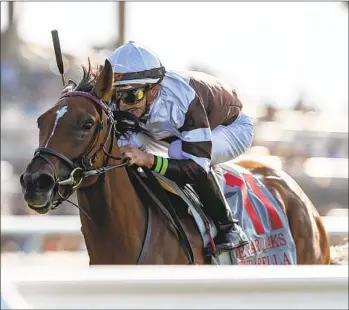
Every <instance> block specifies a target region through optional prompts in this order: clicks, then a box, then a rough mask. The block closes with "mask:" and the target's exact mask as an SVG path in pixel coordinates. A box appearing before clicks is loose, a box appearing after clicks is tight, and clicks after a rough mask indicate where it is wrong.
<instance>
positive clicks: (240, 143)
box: [168, 112, 254, 165]
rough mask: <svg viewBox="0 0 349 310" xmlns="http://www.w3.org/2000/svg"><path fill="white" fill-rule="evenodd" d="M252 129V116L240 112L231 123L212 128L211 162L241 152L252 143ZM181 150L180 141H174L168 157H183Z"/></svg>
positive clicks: (220, 160)
mask: <svg viewBox="0 0 349 310" xmlns="http://www.w3.org/2000/svg"><path fill="white" fill-rule="evenodd" d="M253 129H254V124H253V121H252V118H250V117H249V116H247V115H246V114H245V113H242V112H241V113H240V114H239V116H238V117H237V119H236V120H235V121H234V122H233V123H232V124H230V125H228V126H223V125H219V126H218V127H216V128H215V129H213V130H212V162H211V164H212V165H217V164H221V163H224V162H227V161H229V160H232V159H234V158H236V157H238V156H239V155H241V154H243V153H244V152H245V151H246V150H247V149H248V148H249V147H250V146H251V144H252V140H253ZM181 150H182V141H181V140H176V141H174V142H173V143H171V145H170V147H169V149H168V154H169V157H170V158H174V159H183V157H182V156H181Z"/></svg>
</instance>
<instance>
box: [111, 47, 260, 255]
mask: <svg viewBox="0 0 349 310" xmlns="http://www.w3.org/2000/svg"><path fill="white" fill-rule="evenodd" d="M108 60H109V61H110V63H111V65H112V66H113V71H114V82H113V89H114V96H116V98H118V101H117V102H118V106H119V109H120V110H122V111H128V112H130V113H132V114H133V115H135V116H136V117H138V118H139V119H141V120H143V122H144V123H145V124H144V127H145V128H147V129H148V130H149V131H150V132H151V133H152V134H153V136H154V138H155V140H158V141H160V140H161V141H166V142H168V143H170V144H169V147H168V158H167V157H161V156H156V155H152V154H150V153H149V152H145V151H144V150H142V148H143V149H144V143H145V142H144V140H143V141H142V138H141V135H142V134H134V135H133V136H131V137H129V138H125V139H124V140H122V139H121V140H119V146H121V151H122V153H123V156H125V157H128V158H130V164H135V165H138V166H147V167H148V168H150V169H151V170H153V171H155V172H157V173H160V174H162V175H164V176H165V177H167V178H168V179H171V180H173V181H175V182H176V183H177V184H180V185H183V184H191V185H193V187H194V188H195V190H196V191H197V193H198V195H199V197H200V199H201V201H202V203H203V206H204V210H205V212H207V214H208V215H209V216H210V217H211V218H212V220H213V221H214V222H215V224H216V225H217V228H218V230H219V234H218V236H217V238H216V243H217V245H216V246H217V249H219V250H220V251H231V250H232V249H234V248H237V247H240V246H243V245H245V244H247V243H248V239H247V237H246V235H245V233H244V232H243V231H242V229H241V227H240V226H239V224H238V222H237V221H236V220H235V219H234V218H233V216H232V212H231V210H230V208H229V206H228V203H227V201H226V200H225V197H224V194H223V192H222V190H221V188H220V186H219V184H218V181H217V179H216V176H215V173H214V171H213V169H212V166H213V165H216V164H219V163H223V162H226V161H229V160H231V159H233V158H235V157H237V156H239V155H241V154H242V153H244V152H245V151H246V150H247V148H249V147H250V146H251V143H252V137H253V128H254V125H253V122H252V120H251V118H250V117H248V116H247V115H246V114H244V113H243V112H242V104H241V102H240V100H239V98H238V97H237V94H236V92H235V91H234V90H232V89H230V88H229V87H228V86H225V85H223V84H222V83H221V82H219V81H218V80H217V79H216V78H215V77H213V76H211V75H207V74H204V73H199V72H187V73H178V72H174V71H166V70H165V68H164V67H163V66H162V64H161V62H160V60H159V59H158V58H157V56H155V55H154V54H153V53H152V52H151V51H149V50H148V49H147V48H145V47H144V46H141V45H139V44H137V43H135V42H133V41H129V42H128V43H126V44H124V45H122V46H120V47H119V48H117V49H116V50H115V51H114V52H113V53H112V54H111V55H110V56H109V58H108ZM143 136H144V134H143ZM143 138H144V137H143Z"/></svg>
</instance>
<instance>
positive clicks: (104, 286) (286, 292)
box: [2, 266, 348, 309]
mask: <svg viewBox="0 0 349 310" xmlns="http://www.w3.org/2000/svg"><path fill="white" fill-rule="evenodd" d="M2 293H3V294H2V295H3V298H4V299H5V301H6V302H7V303H8V304H9V307H10V308H11V306H12V308H14V307H15V306H16V307H18V306H20V307H21V309H30V308H31V307H32V308H35V309H53V308H55V309H111V308H113V309H247V308H250V309H310V308H312V309H348V308H347V307H348V266H311V267H310V266H221V267H220V268H216V267H215V266H122V267H116V266H115V267H111V266H105V267H102V266H99V267H93V268H78V267H76V266H74V268H52V267H50V268H43V267H32V268H28V267H21V268H19V267H16V268H14V269H7V270H3V274H2ZM16 297H18V298H16ZM11 302H13V303H14V304H13V305H11ZM18 303H20V304H18Z"/></svg>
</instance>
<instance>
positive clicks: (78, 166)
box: [29, 91, 195, 264]
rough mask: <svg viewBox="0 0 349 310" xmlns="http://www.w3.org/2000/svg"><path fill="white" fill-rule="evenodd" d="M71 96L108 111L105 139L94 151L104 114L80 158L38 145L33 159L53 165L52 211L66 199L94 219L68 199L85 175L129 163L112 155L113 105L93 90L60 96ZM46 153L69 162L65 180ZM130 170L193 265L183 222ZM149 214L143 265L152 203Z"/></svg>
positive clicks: (114, 123) (148, 236)
mask: <svg viewBox="0 0 349 310" xmlns="http://www.w3.org/2000/svg"><path fill="white" fill-rule="evenodd" d="M72 96H82V97H85V98H88V99H90V100H92V101H93V102H94V103H96V104H97V107H101V108H102V110H104V111H105V112H106V115H107V120H106V123H107V129H106V134H105V136H104V138H103V140H102V143H101V144H100V145H99V147H98V148H97V149H96V150H95V151H94V152H93V150H94V148H95V147H96V143H97V141H98V140H99V136H100V134H101V132H102V129H103V128H104V121H103V117H101V118H100V121H99V123H98V124H97V128H96V130H95V132H94V137H93V138H92V140H91V142H90V144H89V146H88V147H87V148H86V150H85V151H84V153H83V154H82V155H80V156H79V157H78V158H76V159H74V160H71V159H69V158H68V157H66V156H65V155H63V154H61V153H59V152H57V151H55V150H53V149H51V148H49V147H40V148H37V149H36V150H35V152H34V157H33V159H32V161H33V160H34V159H35V158H41V159H42V160H44V161H45V162H46V163H47V164H48V165H49V166H50V168H51V170H52V172H53V176H54V184H55V185H54V188H53V191H54V193H57V194H58V196H59V198H58V199H57V200H55V201H53V202H50V206H49V207H50V209H51V210H53V209H56V208H57V207H58V206H59V205H60V204H61V203H62V202H64V201H67V202H69V203H71V204H73V205H75V206H76V207H77V208H79V209H80V210H81V211H82V212H83V213H84V214H85V215H86V216H87V217H88V218H89V219H90V220H91V216H90V215H89V214H87V212H86V211H85V210H83V209H82V208H81V207H79V206H78V205H77V204H75V203H73V202H72V201H70V200H68V198H69V197H70V196H71V195H72V194H73V193H74V192H75V191H76V190H77V189H78V188H79V186H80V185H81V183H82V181H83V180H84V179H85V178H88V177H92V176H100V175H102V174H104V173H106V172H108V171H110V170H112V169H116V168H121V167H125V166H127V165H128V162H129V159H128V158H126V157H118V156H113V155H111V152H112V149H113V146H114V142H115V137H116V134H117V128H116V124H117V122H116V120H115V118H114V116H113V110H112V108H111V107H109V106H108V105H106V104H105V103H104V102H103V101H102V100H100V99H98V98H97V97H96V96H94V95H92V94H91V93H87V92H83V91H69V92H67V93H64V94H63V95H62V96H61V97H60V99H59V100H61V99H63V98H66V97H72ZM109 138H110V139H111V142H110V146H109V149H108V150H107V149H106V148H107V142H108V140H109ZM101 151H103V153H104V155H105V156H106V159H105V161H104V163H103V164H102V166H100V167H97V168H95V167H93V165H94V163H95V161H96V159H97V157H98V154H99V153H100V152H101ZM92 152H93V153H92ZM47 155H50V156H54V157H56V158H58V159H59V160H61V161H62V162H63V163H64V164H65V165H67V166H68V167H70V168H71V173H70V175H69V177H68V178H67V179H65V180H60V179H59V177H58V175H57V173H56V169H55V167H54V165H53V164H52V162H51V160H50V159H49V158H48V157H47ZM109 159H114V160H120V161H121V163H120V164H117V165H108V162H109ZM131 168H132V167H131ZM127 170H128V173H130V174H131V175H133V177H134V178H136V179H137V181H138V183H139V184H140V185H141V186H142V187H143V188H144V189H145V190H146V191H147V194H148V196H149V197H151V198H152V199H153V200H154V201H155V202H156V204H157V205H158V207H159V208H160V209H161V211H162V212H163V213H164V215H165V216H166V217H167V219H168V220H169V221H170V223H171V224H172V225H173V226H174V227H175V229H176V231H177V232H178V236H179V239H180V240H179V241H180V243H181V247H182V248H183V250H184V251H185V254H186V256H187V258H188V260H189V262H190V264H193V263H194V262H195V258H194V254H193V250H192V248H191V246H190V242H189V241H188V240H187V237H186V236H185V231H184V229H183V227H182V225H181V224H180V222H179V221H178V220H177V221H174V219H176V218H177V217H176V215H175V214H174V213H173V212H172V214H170V213H169V212H168V209H167V208H166V207H165V206H164V205H163V204H162V203H161V201H159V200H157V199H156V197H155V195H154V194H153V193H151V191H150V190H149V189H148V187H147V185H146V184H145V183H144V181H142V180H141V178H139V176H137V173H136V171H134V170H133V169H127ZM60 186H67V187H70V190H69V192H68V195H66V197H64V195H63V194H62V193H61V192H60V191H59V187H60ZM29 207H30V208H31V209H33V210H35V211H39V212H40V209H46V208H47V206H44V207H35V208H33V207H31V206H29ZM146 217H147V220H146V221H147V224H146V232H145V235H144V239H143V244H142V248H141V251H140V254H139V256H138V259H137V264H142V262H143V260H144V258H145V255H146V253H147V249H148V246H149V243H150V235H151V226H152V225H151V210H150V208H149V206H147V207H146ZM185 244H189V245H188V248H184V245H185Z"/></svg>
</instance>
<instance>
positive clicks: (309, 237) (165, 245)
mask: <svg viewBox="0 0 349 310" xmlns="http://www.w3.org/2000/svg"><path fill="white" fill-rule="evenodd" d="M83 72H84V75H83V78H82V80H81V81H80V82H79V84H78V85H77V84H76V83H74V82H73V81H71V80H69V82H68V83H67V85H66V87H65V88H64V90H63V92H62V95H61V97H60V98H59V100H58V102H57V103H56V104H55V105H54V106H53V107H52V108H50V109H49V110H47V111H46V112H45V113H43V114H42V115H41V116H40V117H39V118H38V127H39V148H38V149H37V150H36V151H35V153H34V157H33V159H32V160H31V162H30V163H29V164H28V166H27V168H26V170H25V171H24V173H23V174H22V175H21V177H20V183H21V186H22V191H23V195H24V199H25V201H26V203H27V204H28V206H29V207H30V208H31V209H33V210H36V211H37V212H38V213H47V212H48V211H50V210H51V209H52V208H54V207H57V206H58V205H59V203H61V202H62V201H64V200H67V199H68V198H69V197H70V195H71V194H72V193H73V192H75V191H76V193H77V198H78V207H79V209H80V212H79V213H80V219H81V231H82V234H83V236H84V240H85V243H86V248H87V252H88V255H89V258H90V264H91V265H95V264H97V265H101V264H110V265H113V264H137V263H143V264H188V260H189V261H190V259H188V253H187V251H185V247H183V244H185V243H186V242H185V241H187V243H188V244H189V246H191V249H192V252H193V253H192V254H193V258H192V261H191V263H194V264H210V263H211V261H210V259H208V258H207V256H205V255H204V254H203V241H202V239H201V237H200V234H199V232H198V230H197V228H196V227H195V224H194V223H193V220H192V218H191V217H190V216H189V215H188V214H187V213H186V214H185V215H183V214H182V216H181V219H180V220H179V222H180V223H179V222H178V221H175V220H173V215H171V212H168V211H166V210H164V209H163V208H159V204H160V205H161V201H160V202H159V201H158V200H159V199H157V198H158V197H156V196H157V195H154V194H153V195H152V194H151V187H145V188H146V190H144V186H143V190H140V189H142V184H143V183H144V184H146V183H147V181H146V178H143V181H142V178H140V177H139V175H138V174H137V173H136V172H135V171H137V170H136V169H131V168H132V167H130V166H128V164H127V159H125V158H123V157H121V152H120V149H119V147H118V145H117V139H118V137H120V135H122V134H126V132H127V131H128V132H129V131H131V130H134V131H142V129H140V127H137V126H136V125H135V126H132V124H131V123H130V122H128V121H124V119H123V114H122V113H121V112H118V111H115V110H113V109H112V107H111V106H110V104H109V103H110V102H111V100H110V98H111V96H112V82H113V70H112V67H111V64H110V63H109V61H108V60H106V61H105V64H104V66H103V68H102V69H101V70H100V72H99V74H98V76H95V75H93V74H92V72H91V70H90V66H89V68H88V69H86V68H85V67H83ZM237 164H238V165H240V166H241V167H244V168H246V169H248V170H249V171H251V172H252V174H253V175H257V174H258V175H259V176H260V180H261V181H262V182H263V184H264V185H265V186H266V187H267V189H268V190H269V191H270V193H272V195H273V196H274V197H275V199H276V200H277V202H278V203H279V205H280V206H281V208H282V210H283V212H284V213H285V214H286V215H287V219H288V223H289V227H290V230H291V233H292V237H293V239H294V243H295V245H296V256H297V264H329V262H330V246H329V240H328V236H327V234H326V231H325V228H324V225H323V223H322V221H321V217H320V216H319V213H318V212H317V210H316V208H315V207H314V205H313V204H312V202H311V201H310V199H309V198H308V197H307V196H306V194H305V193H304V192H303V191H302V189H301V188H300V187H299V186H298V185H297V184H296V182H295V181H294V180H293V179H292V178H291V177H290V176H289V175H287V174H286V173H285V172H283V171H276V170H274V169H272V168H270V167H268V166H266V165H264V164H261V163H258V162H256V161H252V160H244V159H242V160H240V161H238V162H237ZM142 182H143V183H142ZM144 184H143V185H144ZM149 192H150V193H149ZM146 197H148V198H149V197H150V198H152V199H148V198H146ZM177 203H178V199H177ZM183 232H184V233H185V236H184V237H183ZM186 236H187V237H188V238H187V240H186V239H185V237H186ZM179 241H181V242H179Z"/></svg>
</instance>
